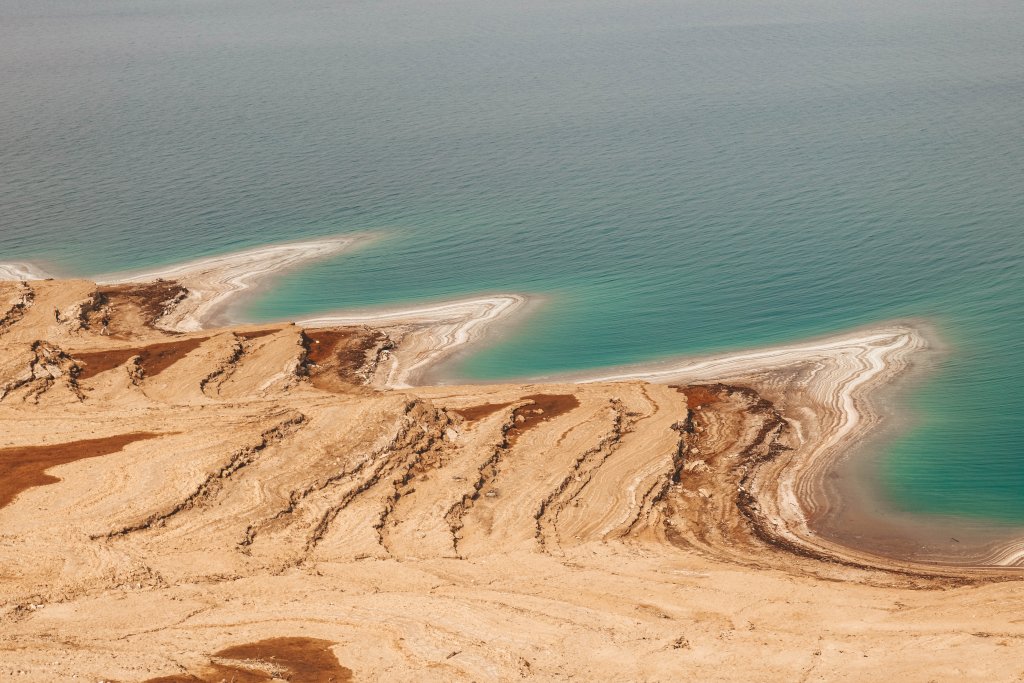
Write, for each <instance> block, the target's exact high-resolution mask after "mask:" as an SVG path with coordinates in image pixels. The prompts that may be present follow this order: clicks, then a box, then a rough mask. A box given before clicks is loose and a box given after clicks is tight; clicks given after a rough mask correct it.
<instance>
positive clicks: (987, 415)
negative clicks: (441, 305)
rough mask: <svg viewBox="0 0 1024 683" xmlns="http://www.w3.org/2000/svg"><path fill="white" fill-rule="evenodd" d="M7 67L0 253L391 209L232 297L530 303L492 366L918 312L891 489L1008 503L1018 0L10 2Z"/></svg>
mask: <svg viewBox="0 0 1024 683" xmlns="http://www.w3.org/2000/svg"><path fill="white" fill-rule="evenodd" d="M0 67H2V68H3V72H4V74H5V77H4V78H3V79H0V124H2V129H0V141H2V145H0V160H2V168H3V169H4V177H3V180H2V181H0V260H43V261H46V262H48V263H52V264H54V266H55V267H57V268H59V269H61V270H62V271H63V272H67V273H69V274H81V275H89V274H97V273H103V272H110V271H116V270H122V269H128V268H131V269H135V268H141V267H146V266H152V265H157V264H163V263H171V262H176V261H181V260H185V259H190V258H195V257H198V256H203V255H208V254H212V253H220V252H225V251H230V250H234V249H239V248H244V247H248V246H253V245H257V244H263V243H267V242H275V241H286V240H294V239H300V238H303V237H310V236H320V235H334V234H345V233H355V232H367V231H369V232H380V233H381V234H382V235H383V236H384V238H383V239H381V240H379V241H376V242H374V243H371V244H368V245H366V246H365V247H362V248H360V249H359V250H357V251H355V252H353V253H351V254H348V255H342V256H340V257H338V258H333V259H329V260H327V261H324V262H321V263H317V264H314V265H313V266H311V267H310V268H309V269H306V270H303V271H300V272H294V273H289V274H287V275H285V276H283V277H282V278H281V279H280V280H279V282H278V283H277V285H276V286H275V287H274V288H273V289H271V290H269V291H267V292H266V293H265V294H264V295H262V296H261V297H260V298H259V299H257V300H254V301H252V302H250V303H249V304H248V305H247V307H246V309H245V312H246V315H248V316H250V317H252V318H253V319H255V320H270V319H280V318H294V317H302V316H307V315H311V314H314V313H318V312H322V311H329V310H337V309H341V308H349V307H358V306H372V305H383V304H396V303H401V302H407V301H413V300H423V299H439V298H445V297H452V296H465V295H471V294H476V293H479V292H482V291H487V292H494V291H513V292H526V293H535V294H538V295H541V296H543V297H545V305H544V306H543V307H542V308H540V309H538V310H537V311H535V312H534V314H533V315H532V316H531V317H530V318H528V319H525V320H523V321H522V324H521V325H520V326H519V327H517V328H516V330H515V331H514V333H513V334H511V335H510V336H509V337H508V338H505V339H502V340H499V341H497V342H496V343H493V344H489V345H487V346H486V347H485V348H483V349H482V350H481V351H480V352H479V353H475V354H472V355H470V356H468V357H466V358H463V359H461V360H460V363H459V366H458V368H457V371H458V372H459V373H461V374H462V375H464V376H467V377H471V378H476V379H501V378H508V377H516V376H524V375H531V376H537V375H545V374H552V373H559V372H566V371H573V370H580V369H585V368H592V367H601V366H610V365H621V364H624V363H631V362H637V361H642V360H649V359H656V358H664V357H668V356H673V355H681V354H695V353H708V352H716V351H725V350H729V349H738V348H749V347H754V346H763V345H766V344H774V343H780V342H786V341H792V340H797V339H801V338H806V337H811V336H818V335H823V334H828V333H834V332H841V331H845V330H848V329H850V328H854V327H859V326H863V325H870V324H872V323H877V322H880V321H887V320H891V319H901V318H910V319H924V320H927V321H929V323H930V324H933V325H934V326H935V327H936V329H937V331H938V333H939V334H940V335H941V337H942V339H943V340H944V342H945V343H946V344H948V346H949V349H948V353H945V354H943V356H942V357H941V359H939V360H937V361H936V367H934V368H933V369H932V371H931V373H930V374H929V376H928V378H927V380H926V381H924V382H923V383H921V384H920V385H919V386H917V387H916V388H915V390H914V391H912V392H910V393H909V395H907V396H903V397H901V399H900V401H901V405H900V406H899V409H901V410H905V411H908V412H912V413H913V414H914V415H915V419H914V423H913V426H912V427H911V428H910V429H909V430H906V431H905V432H902V433H900V434H898V435H896V436H895V437H894V438H893V439H892V440H891V441H890V442H887V443H886V445H885V448H884V453H883V454H882V456H881V457H879V458H878V459H877V460H878V464H877V468H876V470H875V471H874V475H875V476H876V478H877V481H878V482H879V485H878V489H879V490H878V491H877V493H878V495H879V497H880V498H884V501H885V502H886V504H887V505H889V506H891V507H892V508H893V509H896V510H903V511H906V512H910V513H914V514H917V515H929V514H931V515H936V519H943V518H945V517H946V516H949V515H953V516H958V517H962V518H968V519H978V520H990V521H991V522H992V523H993V524H1002V523H1014V524H1018V523H1024V448H1022V447H1024V423H1022V421H1021V419H1020V415H1022V414H1024V393H1022V392H1021V391H1020V389H1019V388H1020V386H1021V385H1022V383H1024V344H1022V343H1021V339H1022V338H1024V316H1022V315H1021V313H1022V312H1024V277H1022V269H1021V267H1022V264H1024V225H1022V223H1024V117H1022V116H1021V112H1022V111H1024V6H1022V5H1020V4H1019V3H1014V2H1009V1H993V2H982V3H978V2H967V1H944V2H941V3H935V2H925V1H924V0H919V1H904V0H897V1H895V2H892V1H887V2H881V1H880V0H869V1H867V2H863V3H853V4H851V3H838V2H813V1H811V0H806V1H804V0H789V1H785V2H753V1H752V0H724V1H716V2H711V1H710V0H706V1H700V2H667V1H653V2H639V3H623V2H611V1H608V0H592V1H587V2H583V1H581V0H569V1H567V2H564V3H542V2H538V1H534V0H527V2H524V3H517V4H515V5H509V4H506V3H498V2H494V1H484V2H439V3H430V4H424V3H417V2H412V1H411V0H400V1H397V2H375V3H369V2H359V1H353V2H342V3H338V2H327V1H326V0H323V1H310V0H300V1H299V2H296V3H292V4H289V5H287V6H282V5H279V4H277V3H272V2H269V0H196V1H195V2H191V3H185V4H183V3H177V2H172V1H171V0H153V1H152V2H148V3H145V4H137V3H128V2H124V1H122V0H94V1H90V2H88V3H82V2H76V1H73V0H48V1H46V2H37V1H33V2H29V1H28V0H10V1H9V2H6V3H4V4H3V6H2V7H0Z"/></svg>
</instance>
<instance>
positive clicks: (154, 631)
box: [0, 281, 1024, 683]
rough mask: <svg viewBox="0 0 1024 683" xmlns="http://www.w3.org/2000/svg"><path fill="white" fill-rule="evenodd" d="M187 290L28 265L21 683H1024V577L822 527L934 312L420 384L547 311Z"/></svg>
mask: <svg viewBox="0 0 1024 683" xmlns="http://www.w3.org/2000/svg"><path fill="white" fill-rule="evenodd" d="M112 287H113V288H112ZM175 291H177V290H175V288H174V287H173V286H168V285H167V283H162V284H161V285H160V286H148V285H147V286H136V285H134V284H132V286H130V287H128V288H127V289H118V288H116V286H107V287H97V286H96V285H95V284H94V283H89V282H84V281H30V282H16V283H14V282H12V283H0V302H7V303H4V304H2V305H6V306H7V307H8V309H7V310H6V312H5V311H2V310H0V424H4V425H5V426H7V429H5V430H3V432H2V434H0V451H3V453H5V454H8V456H11V457H14V456H16V455H17V454H19V453H26V454H29V455H31V456H32V457H33V458H35V460H33V463H30V464H31V471H28V472H27V474H26V476H22V477H21V478H20V479H18V481H17V482H16V484H17V485H16V486H15V487H13V488H11V490H10V491H9V493H8V495H7V496H5V498H4V503H5V504H4V505H3V506H2V507H0V538H2V539H3V543H0V568H2V569H0V650H2V651H3V655H2V656H0V678H3V679H4V680H7V679H11V680H22V681H54V680H71V679H73V678H75V677H77V678H78V679H79V680H117V681H122V683H129V682H131V683H136V682H142V681H151V682H156V681H213V680H220V679H230V678H232V677H233V678H234V679H235V680H243V679H244V680H272V679H273V677H274V676H277V677H279V678H284V679H289V678H290V679H291V680H295V681H297V680H309V681H318V680H324V681H327V680H346V679H348V678H349V677H351V680H425V681H492V680H494V681H497V680H511V679H519V678H525V679H533V680H539V681H547V680H570V679H576V680H650V681H662V680H664V681H668V680H681V679H684V680H708V681H711V680H715V681H748V680H765V681H790V680H888V679H890V678H897V679H900V680H907V681H929V680H939V681H945V680H949V681H953V680H957V681H959V680H1016V679H1018V678H1020V677H1021V676H1022V675H1024V668H1022V665H1021V651H1022V648H1024V623H1022V622H1021V621H1020V617H1019V596H1020V590H1021V588H1020V586H1021V585H1022V584H1021V583H1020V578H1021V574H1020V572H1019V570H1016V569H1011V568H1006V567H987V568H983V569H973V568H965V567H932V566H919V565H912V564H909V563H900V562H897V561H893V560H887V559H882V558H877V557H872V556H871V555H869V554H867V553H859V552H858V551H855V550H852V549H849V548H841V547H833V546H831V545H830V544H828V543H826V542H824V541H822V540H821V539H816V538H815V537H814V535H813V533H812V530H811V529H809V528H808V527H807V526H806V525H807V523H808V520H813V519H814V517H815V516H816V514H817V511H818V508H817V507H816V506H818V505H823V504H825V503H827V501H819V500H818V496H819V492H820V490H822V487H821V486H820V485H819V481H818V479H819V478H820V477H821V476H823V475H822V474H821V472H823V471H825V470H827V469H828V465H829V463H830V462H831V461H832V460H833V459H834V457H835V455H836V452H837V451H838V450H844V449H846V448H847V447H848V445H849V444H850V443H852V442H853V441H855V440H857V439H859V438H860V435H861V434H863V433H864V431H865V430H866V429H867V428H868V427H869V426H870V425H871V424H873V422H874V421H875V420H877V417H876V416H875V414H874V411H872V410H871V406H870V403H869V400H868V399H869V396H870V394H871V393H872V391H873V390H874V389H875V388H876V387H878V386H880V385H881V384H883V383H884V382H886V381H888V379H889V378H890V377H891V376H895V375H897V374H899V373H900V372H901V371H902V370H903V368H904V367H905V366H906V364H907V362H908V361H909V359H910V358H911V356H912V354H913V352H914V351H916V350H917V349H918V348H921V346H922V345H923V344H924V341H923V339H922V338H921V337H920V335H918V334H917V333H916V332H915V331H914V330H913V329H911V328H910V327H904V326H892V327H890V328H887V329H885V330H880V331H872V332H857V333H855V334H852V335H844V336H843V337H836V338H833V339H830V340H823V341H817V342H811V343H809V344H801V345H792V346H789V347H786V348H777V349H771V350H767V351H757V352H747V353H742V354H735V356H733V357H731V359H730V358H726V357H722V358H718V359H703V360H699V361H689V362H680V363H674V364H668V365H666V366H664V367H661V368H656V369H651V368H648V369H643V370H640V369H630V370H623V371H621V372H614V373H613V372H609V373H607V374H608V375H610V377H609V378H608V379H606V380H603V381H596V378H589V379H591V380H595V381H589V382H579V381H549V382H508V383H504V384H500V385H486V386H485V385H479V386H476V385H470V386H447V385H439V386H415V387H404V388H388V387H387V386H385V385H387V384H388V383H389V382H392V383H394V382H396V381H404V382H408V383H412V382H416V381H418V379H417V378H416V375H420V376H422V375H421V374H420V373H422V372H423V371H424V370H425V369H427V368H429V366H430V363H431V362H434V360H433V359H436V358H438V356H432V355H430V353H431V352H430V348H429V344H430V343H439V344H442V345H444V344H447V345H448V347H449V348H462V347H463V346H464V344H466V343H468V342H469V341H471V340H474V339H479V338H480V337H479V336H478V335H479V334H480V332H481V330H482V325H483V323H476V326H474V324H473V322H472V321H476V320H486V321H489V322H488V323H487V324H491V322H493V321H495V320H501V319H505V318H506V316H507V313H501V311H505V312H507V311H509V310H519V308H517V307H518V306H521V305H522V304H523V300H521V299H512V300H511V301H509V302H508V303H506V304H504V305H503V304H500V303H495V302H491V303H489V304H486V305H482V304H473V305H470V304H468V303H467V302H462V304H461V307H460V306H454V308H452V307H451V306H448V305H436V306H432V307H428V308H433V309H435V310H428V311H426V312H419V313H416V314H413V312H412V311H402V312H398V311H395V312H391V317H389V318H384V319H383V322H382V323H380V325H379V326H378V322H377V321H375V320H374V319H372V318H367V317H366V316H365V315H363V314H359V315H358V316H356V315H353V316H349V317H342V316H339V317H337V318H335V319H334V324H335V325H345V326H344V327H312V326H310V325H307V324H303V325H291V324H276V325H261V326H243V327H230V328H221V329H213V328H210V329H203V330H202V331H200V332H184V333H180V332H179V333H171V332H167V331H164V330H161V329H159V326H158V325H156V323H157V322H159V320H160V319H161V318H162V317H163V316H164V315H166V312H168V311H170V312H173V307H174V305H175V303H176V302H177V301H178V300H179V298H180V297H179V296H178V295H174V292H175ZM179 294H180V293H179ZM172 295H173V296H172ZM168 297H170V298H168ZM148 299H152V300H151V301H150V300H148ZM502 306H504V307H502ZM495 311H499V313H495ZM433 321H440V322H439V323H438V324H439V326H440V328H441V329H439V330H438V331H430V325H431V324H433ZM313 322H315V323H317V324H321V325H325V324H327V323H326V322H325V321H323V320H320V321H313ZM431 340H437V341H434V342H431ZM403 354H404V355H403ZM392 357H403V358H408V359H409V360H408V361H402V363H400V364H399V365H398V367H399V369H398V370H395V367H396V366H395V365H394V364H392V363H390V359H391V358H392ZM424 359H428V362H423V360H424ZM709 363H711V364H710V365H709ZM715 364H717V365H715ZM640 372H646V373H647V376H645V378H641V377H639V376H638V375H637V373H640ZM648 379H650V380H655V382H651V381H647V380H648ZM140 436H145V437H146V438H145V439H142V438H138V437H140ZM82 444H88V445H89V448H90V449H92V450H85V451H83V450H82V448H81V446H82ZM115 446H123V448H115ZM18 462H20V460H19V461H18ZM1013 557H1014V555H1013V554H1012V553H1009V554H1007V555H1005V556H1004V558H1011V559H1012V558H1013ZM998 559H1003V558H998ZM125 652H130V653H131V656H129V657H126V656H125V655H124V653H125Z"/></svg>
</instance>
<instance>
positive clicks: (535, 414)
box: [506, 394, 580, 446]
mask: <svg viewBox="0 0 1024 683" xmlns="http://www.w3.org/2000/svg"><path fill="white" fill-rule="evenodd" d="M521 400H523V401H530V403H528V404H526V405H524V406H520V407H518V408H516V409H515V410H514V411H512V419H513V421H514V422H513V425H512V427H511V428H510V429H509V430H508V432H507V433H506V437H507V441H508V445H509V446H511V445H512V444H514V443H515V442H516V439H518V438H519V437H520V436H522V435H523V434H525V433H526V432H528V431H529V430H531V429H533V428H534V427H536V426H537V425H539V424H540V423H541V422H544V421H546V420H552V419H554V418H556V417H558V416H559V415H564V414H565V413H568V412H569V411H570V410H573V409H575V408H579V406H580V401H579V399H578V398H576V396H575V395H573V394H531V395H530V396H523V398H522V399H521Z"/></svg>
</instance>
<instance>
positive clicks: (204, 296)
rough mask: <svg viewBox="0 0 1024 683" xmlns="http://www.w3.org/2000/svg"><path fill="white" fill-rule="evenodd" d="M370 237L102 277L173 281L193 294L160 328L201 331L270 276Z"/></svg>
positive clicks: (114, 281) (101, 280)
mask: <svg viewBox="0 0 1024 683" xmlns="http://www.w3.org/2000/svg"><path fill="white" fill-rule="evenodd" d="M372 237H373V236H372V235H369V234H357V235H345V236H340V237H331V238H322V239H313V240H301V241H293V242H282V243H277V244H271V245H265V246H260V247H253V248H251V249H245V250H243V251H237V252H229V253H226V254H220V255H216V256H207V257H202V258H198V259H194V260H191V261H186V262H184V263H179V264H174V265H170V266H163V267H158V268H154V269H147V270H142V271H127V272H122V273H111V274H107V275H99V276H97V277H96V278H94V279H95V280H96V282H97V283H98V284H102V285H126V284H140V283H145V282H152V281H154V280H173V281H175V282H177V283H178V284H180V285H182V286H183V287H185V288H186V289H188V290H189V294H188V295H187V296H186V297H185V299H184V300H183V301H181V302H179V303H177V304H176V305H175V306H174V310H173V311H171V312H169V313H168V314H167V315H165V316H163V318H162V319H161V322H160V327H161V328H163V329H165V330H168V331H173V332H196V331H199V330H202V329H204V328H205V327H208V326H210V325H214V324H218V325H222V324H226V323H228V322H238V321H233V320H232V321H229V320H227V319H226V318H225V316H226V312H227V310H228V309H229V308H230V307H232V306H235V305H237V304H238V300H239V299H240V298H241V297H243V296H245V295H247V294H248V293H250V292H251V291H252V290H253V289H255V288H257V287H259V286H261V285H264V284H265V283H266V281H267V280H268V279H270V278H273V277H275V276H278V275H280V274H282V273H284V272H286V271H289V270H293V269H295V268H298V267H300V266H303V265H306V264H308V263H311V262H313V261H317V260H321V259H325V258H329V257H331V256H337V255H338V254H340V253H342V252H345V251H350V250H351V249H352V248H353V247H355V246H356V245H358V244H360V243H364V242H366V241H368V240H370V239H372Z"/></svg>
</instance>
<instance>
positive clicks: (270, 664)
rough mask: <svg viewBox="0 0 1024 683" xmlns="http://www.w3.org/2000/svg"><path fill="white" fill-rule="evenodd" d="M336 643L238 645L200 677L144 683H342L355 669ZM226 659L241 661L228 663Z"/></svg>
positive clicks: (268, 641) (217, 657) (301, 640)
mask: <svg viewBox="0 0 1024 683" xmlns="http://www.w3.org/2000/svg"><path fill="white" fill-rule="evenodd" d="M333 644H334V643H332V642H330V641H328V640H321V639H319V638H268V639H266V640H260V641H257V642H254V643H246V644H245V645H235V646H233V647H229V648H225V649H223V650H221V651H219V652H217V653H215V654H214V655H213V656H212V657H211V660H220V661H211V662H210V664H209V665H208V666H207V667H206V668H205V669H204V670H203V671H201V672H199V673H198V674H181V675H174V676H160V677H159V678H150V679H148V680H147V681H145V683H220V681H235V683H260V682H261V681H274V680H285V681H294V682H295V683H342V682H344V681H351V680H352V670H351V669H348V668H346V667H344V666H342V665H341V663H340V662H339V661H338V658H337V657H335V656H334V653H333V652H331V646H332V645H333ZM224 660H231V661H232V662H238V664H229V663H226V662H225V661H224Z"/></svg>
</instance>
